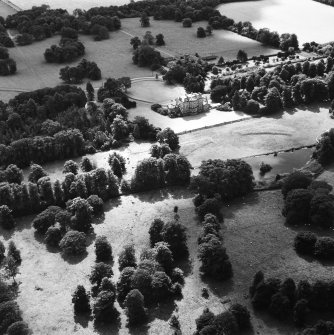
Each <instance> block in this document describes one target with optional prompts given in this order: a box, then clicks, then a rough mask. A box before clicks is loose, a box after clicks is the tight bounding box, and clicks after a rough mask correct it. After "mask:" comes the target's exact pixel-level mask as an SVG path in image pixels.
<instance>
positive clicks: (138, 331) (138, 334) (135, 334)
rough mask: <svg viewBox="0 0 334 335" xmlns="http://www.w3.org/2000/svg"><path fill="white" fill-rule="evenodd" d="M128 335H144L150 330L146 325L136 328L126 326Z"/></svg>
mask: <svg viewBox="0 0 334 335" xmlns="http://www.w3.org/2000/svg"><path fill="white" fill-rule="evenodd" d="M127 327H128V329H129V333H130V334H131V335H146V334H148V331H149V329H150V327H149V325H148V324H143V325H138V326H130V325H128V326H127Z"/></svg>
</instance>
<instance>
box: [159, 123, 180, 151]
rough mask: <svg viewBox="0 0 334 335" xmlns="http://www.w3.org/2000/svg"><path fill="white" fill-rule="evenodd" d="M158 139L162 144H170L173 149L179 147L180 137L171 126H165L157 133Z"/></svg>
mask: <svg viewBox="0 0 334 335" xmlns="http://www.w3.org/2000/svg"><path fill="white" fill-rule="evenodd" d="M157 140H158V141H159V142H160V143H161V144H168V145H169V147H170V148H171V149H172V150H176V149H178V148H179V137H178V136H177V134H175V132H174V131H173V130H172V129H170V128H165V129H164V130H161V131H159V132H158V134H157Z"/></svg>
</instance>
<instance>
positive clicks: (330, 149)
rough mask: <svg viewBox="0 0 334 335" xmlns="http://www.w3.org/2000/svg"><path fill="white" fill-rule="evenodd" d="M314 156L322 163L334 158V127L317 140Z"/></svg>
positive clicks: (328, 162) (330, 161) (327, 162)
mask: <svg viewBox="0 0 334 335" xmlns="http://www.w3.org/2000/svg"><path fill="white" fill-rule="evenodd" d="M333 101H334V100H333ZM313 157H314V158H316V159H317V160H318V161H319V163H320V164H323V165H326V164H330V163H332V162H333V160H334V128H331V129H330V130H328V131H326V132H325V133H323V134H322V135H321V137H320V139H319V141H318V142H317V145H316V148H315V151H314V153H313Z"/></svg>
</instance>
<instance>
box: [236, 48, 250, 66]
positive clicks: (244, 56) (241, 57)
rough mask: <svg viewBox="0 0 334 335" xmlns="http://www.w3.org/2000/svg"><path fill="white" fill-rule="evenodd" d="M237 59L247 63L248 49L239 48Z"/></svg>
mask: <svg viewBox="0 0 334 335" xmlns="http://www.w3.org/2000/svg"><path fill="white" fill-rule="evenodd" d="M237 60H238V61H239V62H241V63H245V62H247V60H248V55H247V53H246V51H244V50H239V51H238V54H237Z"/></svg>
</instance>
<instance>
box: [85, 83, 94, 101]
mask: <svg viewBox="0 0 334 335" xmlns="http://www.w3.org/2000/svg"><path fill="white" fill-rule="evenodd" d="M86 92H87V100H88V101H94V96H95V90H94V87H93V85H92V83H91V82H90V81H89V82H87V84H86Z"/></svg>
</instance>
